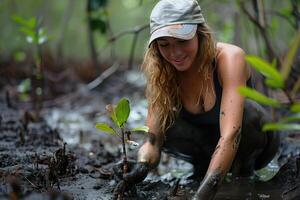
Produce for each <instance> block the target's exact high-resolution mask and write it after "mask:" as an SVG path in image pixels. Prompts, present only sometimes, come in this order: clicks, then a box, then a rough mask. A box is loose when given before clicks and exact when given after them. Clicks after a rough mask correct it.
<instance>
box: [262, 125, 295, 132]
mask: <svg viewBox="0 0 300 200" xmlns="http://www.w3.org/2000/svg"><path fill="white" fill-rule="evenodd" d="M299 130H300V124H284V123H268V124H265V125H264V126H263V131H299Z"/></svg>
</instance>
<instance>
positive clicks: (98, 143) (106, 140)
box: [0, 73, 300, 200]
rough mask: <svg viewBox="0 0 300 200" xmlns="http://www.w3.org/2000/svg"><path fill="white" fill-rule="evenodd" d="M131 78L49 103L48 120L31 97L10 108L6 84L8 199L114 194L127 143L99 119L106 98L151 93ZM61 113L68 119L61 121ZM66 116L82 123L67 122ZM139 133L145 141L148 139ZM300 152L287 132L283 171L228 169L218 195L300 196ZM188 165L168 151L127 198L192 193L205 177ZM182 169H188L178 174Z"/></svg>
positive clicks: (1, 116) (2, 101)
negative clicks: (244, 174) (103, 128)
mask: <svg viewBox="0 0 300 200" xmlns="http://www.w3.org/2000/svg"><path fill="white" fill-rule="evenodd" d="M123 77H124V73H122V76H120V74H116V75H113V76H112V77H110V78H109V79H108V80H107V81H106V82H105V83H103V85H101V89H96V90H95V91H84V92H82V91H81V92H78V93H77V94H75V93H74V95H66V96H63V97H59V98H57V99H56V101H55V100H53V102H54V103H51V107H45V108H44V109H42V111H41V114H40V115H41V118H40V119H37V117H36V115H35V114H34V112H33V111H32V110H30V109H27V108H28V103H25V104H24V103H22V102H20V103H17V101H16V100H14V99H13V98H12V100H11V102H10V104H12V105H13V106H12V107H13V108H11V107H8V106H11V105H8V103H7V98H6V97H5V91H2V92H0V199H105V200H106V199H112V198H113V195H112V194H113V190H114V187H115V186H116V184H117V182H116V180H115V179H114V176H113V172H112V170H111V169H112V167H113V165H114V164H115V163H117V162H118V161H119V158H120V155H121V153H120V152H121V148H120V145H121V144H120V142H119V141H116V140H115V139H112V138H110V137H107V136H106V135H104V134H102V133H98V131H97V130H95V129H94V123H95V122H97V121H102V120H107V119H108V118H107V117H106V115H105V113H104V110H105V105H106V104H108V103H111V102H116V101H117V100H118V99H119V98H120V97H122V96H127V97H128V98H129V99H131V100H133V102H134V103H136V102H141V101H142V100H143V98H144V97H143V92H144V86H143V84H138V85H136V84H133V82H138V83H139V82H140V81H142V80H140V79H136V80H135V79H133V81H132V80H131V81H130V79H124V78H123ZM127 77H128V76H127ZM142 102H143V101H142ZM48 103H49V101H48ZM86 106H89V107H86ZM139 106H140V104H138V105H137V106H133V108H132V113H133V114H134V116H135V117H134V119H131V122H132V126H134V124H141V123H143V122H142V121H143V120H144V117H145V116H144V115H145V114H144V113H143V112H142V111H141V110H143V109H142V108H140V107H139ZM141 107H145V106H144V104H142V106H141ZM29 108H30V107H29ZM87 108H89V109H87ZM55 110H57V112H54V111H55ZM59 111H60V112H59ZM53 113H58V115H65V118H63V117H61V118H59V119H57V118H55V119H56V120H55V119H54V117H53V116H54V114H53ZM76 113H77V114H78V115H79V116H84V120H83V123H82V122H80V121H77V120H78V119H77V118H75V119H74V118H73V117H74V115H75V116H77V115H76ZM68 114H70V115H68ZM71 114H72V115H71ZM55 116H56V115H55ZM68 116H69V118H68ZM139 116H142V117H139ZM66 120H69V121H72V120H73V121H74V124H75V125H76V124H77V125H78V124H79V125H78V126H77V128H75V129H74V127H73V128H72V126H70V124H69V126H63V125H66V124H68V123H67V122H66ZM85 120H86V121H85ZM74 124H73V125H74ZM84 124H85V125H86V124H88V125H87V127H84ZM71 125H72V124H71ZM134 137H135V139H136V141H138V142H142V140H143V139H144V138H143V137H144V136H143V135H138V136H134ZM75 138H78V139H77V140H76V141H75ZM74 141H75V142H74ZM136 150H137V149H133V150H132V151H130V153H129V158H131V159H134V158H135V154H136ZM299 152H300V140H299V137H298V134H296V133H293V134H285V135H284V138H283V142H282V148H281V152H280V155H279V156H278V159H279V164H280V165H283V166H282V167H281V168H280V170H279V172H278V173H277V175H276V176H274V177H273V178H272V179H271V180H269V181H267V182H263V181H258V180H257V179H256V178H254V179H239V180H230V176H228V177H227V178H226V180H225V181H224V184H223V185H222V187H221V188H220V190H219V192H218V194H217V196H216V199H272V200H273V199H300V157H299ZM186 166H188V164H187V163H184V162H181V161H177V160H176V159H172V158H169V157H168V156H167V155H163V158H162V161H161V163H160V165H159V167H158V169H157V170H154V171H152V172H151V173H150V174H149V175H148V177H147V178H146V179H145V181H144V182H142V183H140V184H138V185H137V186H136V192H133V194H130V195H127V196H126V197H125V199H143V200H144V199H149V200H150V199H190V198H191V196H192V195H193V194H194V192H195V191H196V190H197V187H198V186H199V182H197V181H193V180H190V179H188V175H189V170H188V167H186ZM176 169H177V171H176ZM178 169H181V170H182V169H186V171H185V172H187V173H185V175H183V176H178V174H180V173H179V172H178ZM179 171H180V170H179ZM173 172H174V173H173Z"/></svg>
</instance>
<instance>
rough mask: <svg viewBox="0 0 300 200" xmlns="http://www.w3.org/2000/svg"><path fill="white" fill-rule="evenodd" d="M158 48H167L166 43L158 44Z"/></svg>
mask: <svg viewBox="0 0 300 200" xmlns="http://www.w3.org/2000/svg"><path fill="white" fill-rule="evenodd" d="M158 46H160V47H166V46H168V44H167V43H159V44H158Z"/></svg>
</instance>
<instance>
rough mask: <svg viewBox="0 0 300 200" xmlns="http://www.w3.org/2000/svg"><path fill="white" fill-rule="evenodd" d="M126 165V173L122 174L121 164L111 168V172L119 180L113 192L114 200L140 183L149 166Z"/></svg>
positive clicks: (141, 163)
mask: <svg viewBox="0 0 300 200" xmlns="http://www.w3.org/2000/svg"><path fill="white" fill-rule="evenodd" d="M126 163H127V166H126V170H127V172H126V173H124V163H123V162H120V163H118V164H116V165H115V166H114V167H113V171H114V173H115V175H116V177H117V179H119V182H118V184H117V186H116V187H115V190H114V196H115V197H116V198H117V197H118V196H119V195H120V194H123V193H124V192H129V191H131V190H132V189H135V187H134V186H135V185H136V184H138V183H140V182H142V181H143V180H144V179H145V178H146V176H147V175H148V172H149V171H150V165H149V164H148V163H147V162H135V161H127V162H126Z"/></svg>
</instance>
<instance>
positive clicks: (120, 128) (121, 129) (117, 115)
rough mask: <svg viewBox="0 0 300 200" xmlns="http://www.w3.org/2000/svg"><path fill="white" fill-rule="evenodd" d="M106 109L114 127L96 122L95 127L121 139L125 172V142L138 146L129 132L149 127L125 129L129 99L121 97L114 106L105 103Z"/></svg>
mask: <svg viewBox="0 0 300 200" xmlns="http://www.w3.org/2000/svg"><path fill="white" fill-rule="evenodd" d="M106 110H107V111H108V114H109V116H110V118H111V119H112V121H113V122H114V125H115V126H116V128H113V127H111V126H110V125H109V124H107V123H97V124H96V128H97V129H99V130H101V131H103V132H105V133H108V134H110V135H113V136H116V137H118V138H120V139H121V141H122V154H123V173H127V171H128V163H127V154H126V143H127V144H130V145H134V146H138V145H139V144H138V143H137V142H135V141H132V140H131V138H130V136H131V133H132V132H138V131H143V132H148V129H149V128H148V127H147V126H141V127H137V128H134V129H132V130H127V129H126V122H127V119H128V117H129V114H130V105H129V100H128V99H126V98H122V99H121V100H120V101H119V102H118V104H117V105H116V106H114V105H111V104H109V105H107V106H106Z"/></svg>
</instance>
